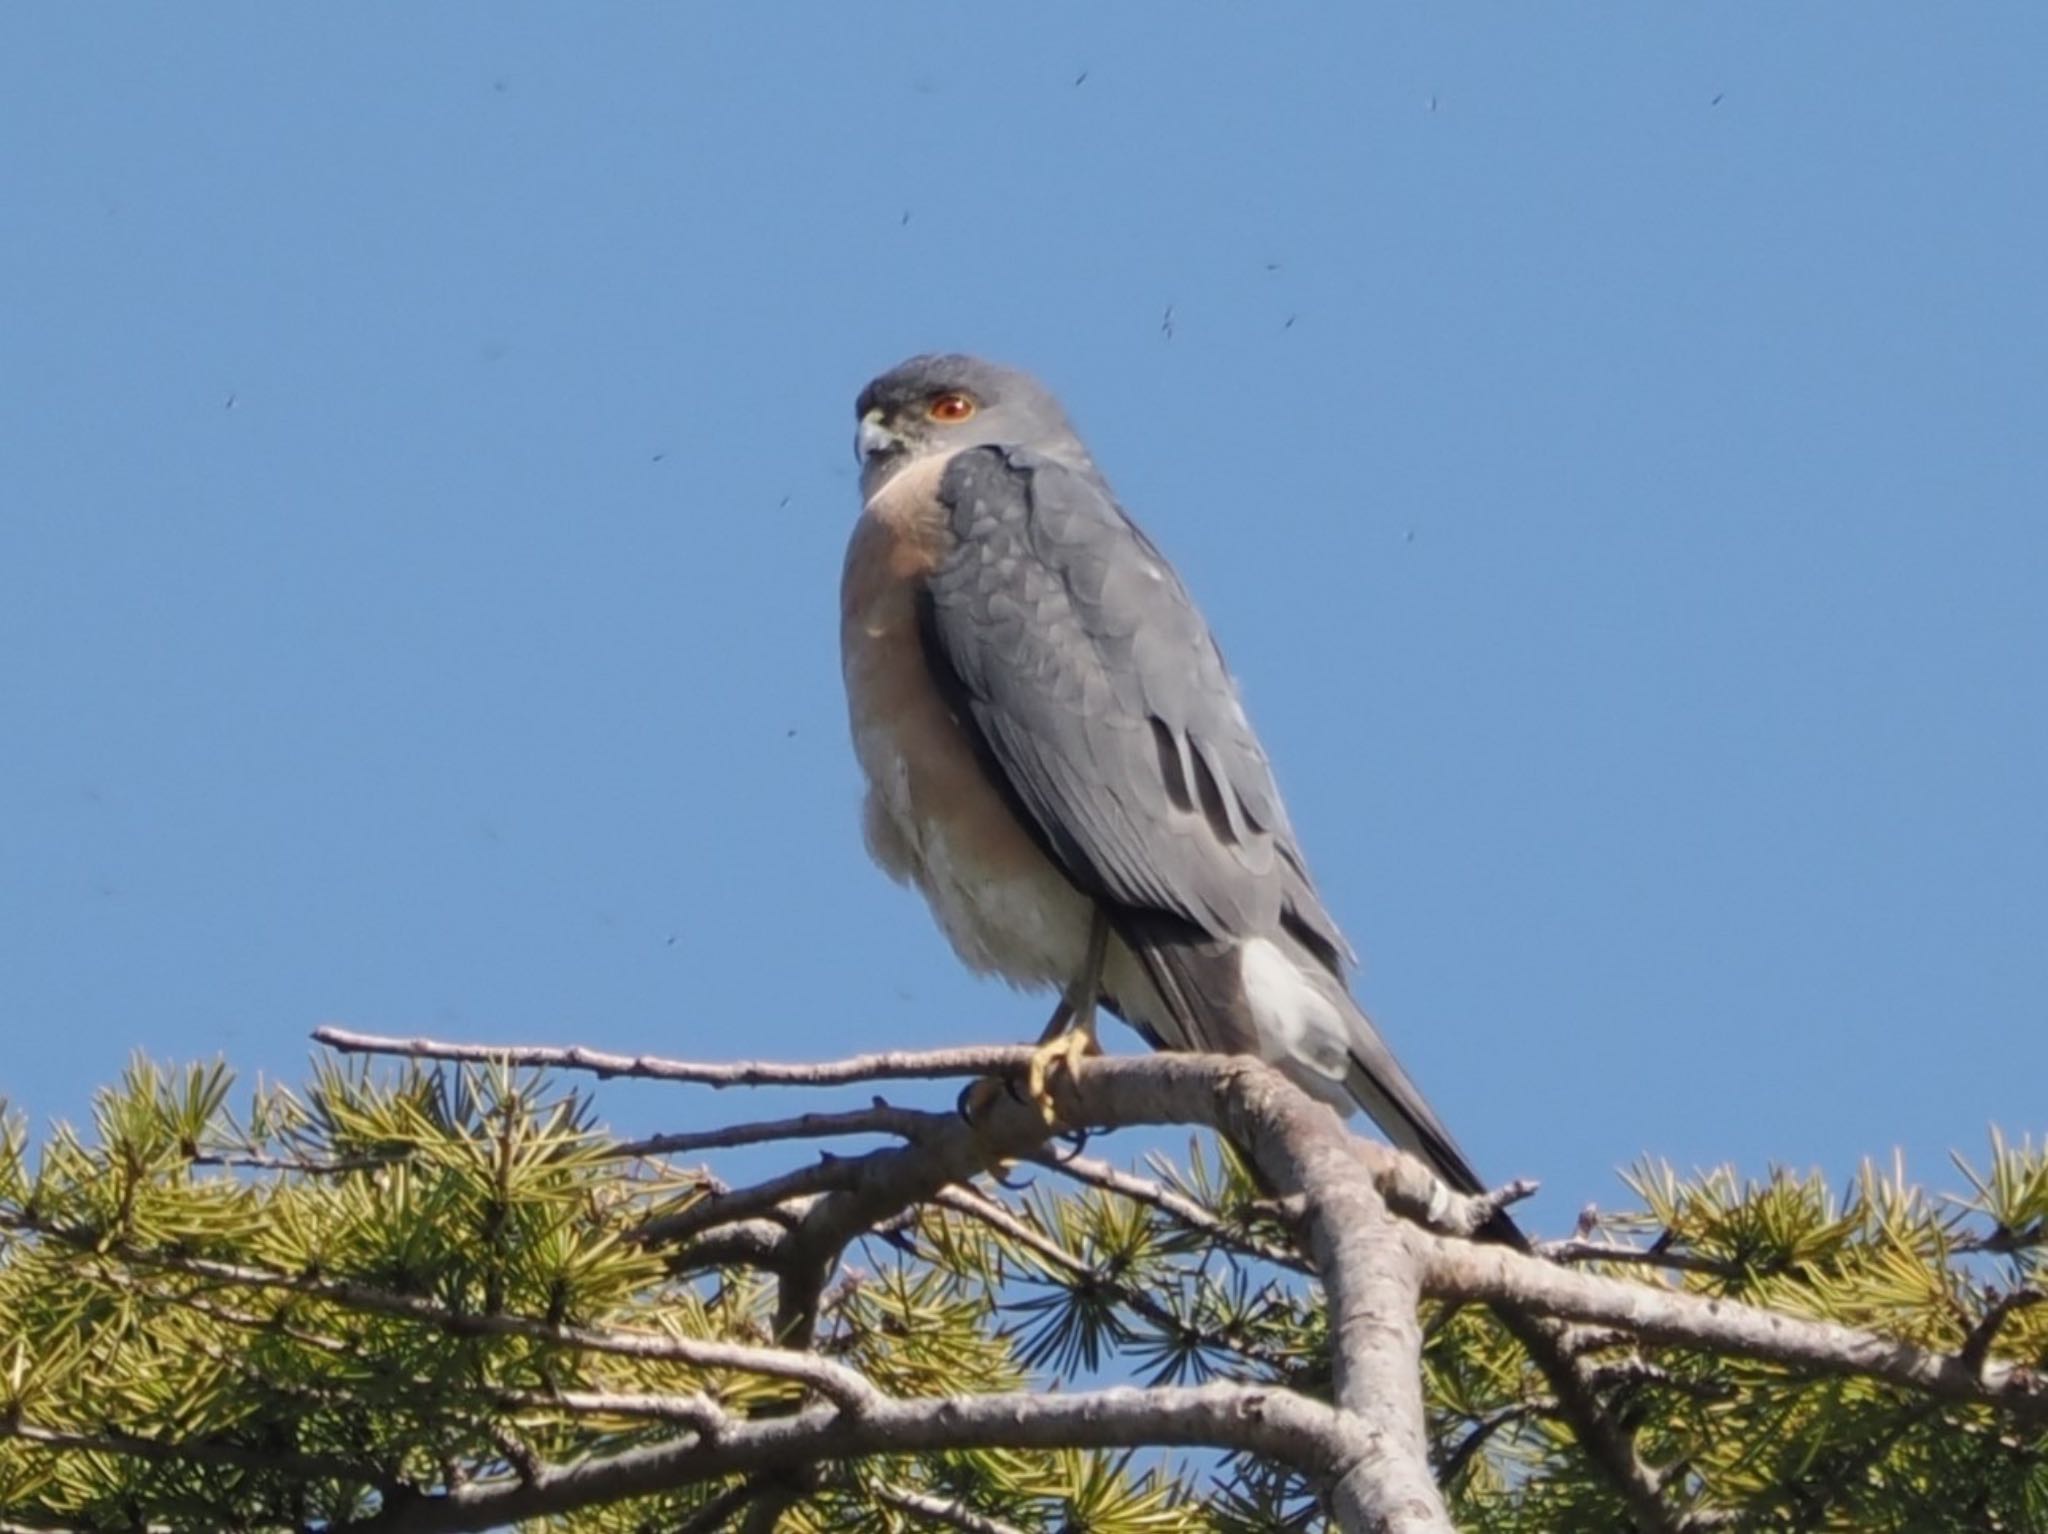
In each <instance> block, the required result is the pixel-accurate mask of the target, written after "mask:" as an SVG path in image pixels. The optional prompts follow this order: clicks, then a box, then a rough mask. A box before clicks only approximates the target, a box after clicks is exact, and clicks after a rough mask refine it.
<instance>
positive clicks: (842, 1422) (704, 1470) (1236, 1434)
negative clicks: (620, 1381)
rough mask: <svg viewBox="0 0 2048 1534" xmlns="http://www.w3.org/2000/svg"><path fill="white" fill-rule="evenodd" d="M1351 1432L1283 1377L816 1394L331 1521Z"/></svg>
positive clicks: (1338, 1450) (537, 1514) (426, 1526)
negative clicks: (1004, 1454) (858, 1471)
mask: <svg viewBox="0 0 2048 1534" xmlns="http://www.w3.org/2000/svg"><path fill="white" fill-rule="evenodd" d="M1345 1439H1346V1434H1345V1433H1344V1432H1343V1431H1342V1427H1341V1424H1340V1421H1339V1414H1338V1413H1335V1412H1333V1411H1332V1410H1331V1409H1330V1408H1328V1407H1326V1406H1320V1405H1317V1404H1316V1403H1313V1402H1310V1401H1306V1400H1303V1399H1302V1398H1300V1397H1299V1396H1295V1395H1293V1394H1291V1393H1290V1392H1287V1391H1284V1390H1276V1389H1270V1388H1264V1387H1254V1386H1244V1385H1225V1384H1208V1385H1198V1386H1185V1387H1158V1388H1154V1389H1139V1388H1136V1387H1133V1386H1117V1387H1115V1388H1112V1389H1107V1390H1095V1391H1076V1392H1073V1393H1070V1394H1052V1395H1040V1394H1031V1393H1026V1392H1017V1393H1014V1394H1004V1395H971V1396H945V1397H936V1398H929V1399H920V1400H889V1401H883V1402H880V1403H878V1404H876V1405H875V1406H873V1407H872V1408H870V1409H869V1410H867V1411H865V1412H863V1413H861V1414H860V1415H858V1416H851V1415H848V1414H845V1413H842V1412H840V1411H838V1410H836V1409H835V1408H833V1407H830V1406H814V1407H810V1408H807V1409H806V1410H804V1411H802V1412H799V1413H797V1414H795V1415H793V1416H788V1417H772V1418H768V1419H765V1420H759V1421H751V1422H740V1421H733V1422H731V1423H730V1425H729V1427H728V1428H727V1429H726V1431H725V1432H724V1433H723V1434H722V1435H721V1436H720V1437H719V1438H718V1439H717V1440H716V1441H714V1442H708V1443H707V1442H704V1441H702V1440H700V1439H698V1438H696V1437H694V1436H693V1437H691V1438H689V1439H686V1440H684V1441H680V1442H675V1443H662V1444H655V1445H650V1446H647V1447H644V1448H638V1449H629V1450H626V1451H624V1452H622V1453H620V1454H616V1455H613V1456H611V1457H610V1458H606V1459H597V1460H583V1461H579V1462H576V1463H572V1464H568V1465H564V1466H560V1467H553V1468H544V1469H543V1470H542V1471H541V1472H540V1473H539V1475H537V1476H536V1477H535V1478H534V1479H533V1480H531V1481H526V1482H518V1481H491V1482H480V1483H476V1484H474V1485H469V1486H462V1487H456V1488H453V1489H451V1490H449V1491H447V1492H444V1493H442V1494H440V1495H437V1496H432V1497H423V1498H419V1499H417V1500H408V1501H405V1502H402V1503H400V1504H397V1505H394V1506H392V1507H391V1508H389V1509H388V1510H387V1511H385V1512H383V1513H381V1514H379V1515H377V1516H375V1517H372V1518H368V1519H363V1520H359V1521H356V1522H351V1523H344V1524H333V1525H330V1526H329V1534H462V1531H466V1530H482V1529H491V1528H496V1527H500V1526H502V1525H506V1524H512V1523H517V1522H521V1521H523V1520H526V1519H537V1518H545V1517H551V1516H557V1515H560V1514H563V1513H568V1512H572V1511H574V1510H575V1509H577V1508H583V1507H592V1506H596V1505H599V1504H602V1503H607V1502H616V1501H619V1500H620V1499H622V1498H626V1497H635V1496H645V1495H648V1494H651V1493H655V1492H663V1491H673V1490H675V1489H676V1488H677V1487H681V1486H692V1485H698V1484H701V1483H702V1482H704V1481H709V1480H720V1479H723V1478H725V1477H727V1476H731V1475H749V1474H754V1473H757V1472H762V1471H774V1470H788V1469H790V1468H792V1467H796V1466H808V1465H817V1464H822V1463H824V1462H827V1461H833V1460H847V1459H855V1458H860V1457H863V1456H866V1455H872V1454H914V1453H920V1452H924V1451H929V1450H943V1449H978V1448H994V1447H1011V1448H1023V1449H1047V1448H1065V1447H1081V1448H1103V1449H1123V1448H1140V1447H1144V1446H1147V1445H1162V1446H1168V1447H1185V1448H1197V1447H1199V1448H1216V1449H1239V1450H1244V1451H1246V1452H1248V1453H1253V1454H1262V1455H1267V1456H1270V1457H1272V1458H1274V1459H1277V1460H1280V1461H1282V1462H1284V1463H1287V1464H1292V1465H1296V1466H1300V1467H1303V1468H1304V1469H1307V1470H1309V1471H1310V1472H1311V1473H1315V1472H1318V1471H1320V1472H1323V1473H1328V1472H1330V1471H1331V1470H1333V1469H1335V1468H1336V1467H1337V1466H1338V1465H1339V1464H1340V1463H1341V1457H1342V1451H1343V1446H1344V1443H1345ZM1357 1527H1360V1528H1364V1527H1365V1525H1362V1524H1361V1525H1358V1526H1357ZM1387 1527H1389V1528H1417V1527H1423V1526H1422V1525H1416V1524H1412V1523H1410V1524H1389V1525H1387ZM1443 1527H1444V1528H1445V1529H1446V1530H1448V1528H1449V1525H1448V1524H1446V1525H1444V1526H1443Z"/></svg>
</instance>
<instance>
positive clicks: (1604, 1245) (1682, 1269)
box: [1535, 1236, 1737, 1278]
mask: <svg viewBox="0 0 2048 1534" xmlns="http://www.w3.org/2000/svg"><path fill="white" fill-rule="evenodd" d="M1535 1252H1536V1255H1537V1256H1539V1257H1543V1258H1547V1259H1549V1260H1550V1261H1551V1262H1562V1263H1582V1262H1614V1263H1624V1264H1627V1265H1630V1266H1633V1267H1644V1268H1666V1269H1669V1270H1671V1271H1672V1272H1676V1273H1700V1274H1704V1275H1706V1276H1708V1277H1710V1278H1733V1277H1734V1276H1736V1273H1737V1269H1736V1267H1735V1265H1734V1264H1733V1263H1727V1262H1718V1261H1716V1260H1715V1259H1714V1258H1712V1257H1702V1256H1700V1255H1699V1254H1698V1253H1696V1252H1681V1251H1676V1250H1674V1249H1672V1248H1669V1247H1664V1248H1658V1247H1654V1246H1650V1247H1644V1246H1623V1245H1621V1244H1620V1243H1619V1242H1614V1241H1589V1240H1586V1239H1584V1238H1583V1237H1579V1236H1572V1237H1567V1238H1566V1239H1564V1240H1562V1241H1542V1242H1538V1243H1537V1245H1536V1247H1535Z"/></svg>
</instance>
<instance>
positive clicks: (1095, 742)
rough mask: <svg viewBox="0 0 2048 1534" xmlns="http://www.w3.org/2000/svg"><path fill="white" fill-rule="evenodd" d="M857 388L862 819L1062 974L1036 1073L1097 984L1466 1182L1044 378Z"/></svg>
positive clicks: (1089, 1035) (854, 569)
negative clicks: (1368, 1121)
mask: <svg viewBox="0 0 2048 1534" xmlns="http://www.w3.org/2000/svg"><path fill="white" fill-rule="evenodd" d="M855 410H856V412H857V413H858V415H859V417H860V427H859V436H858V438H857V446H858V450H859V453H860V463H861V492H862V498H863V501H864V503H865V504H864V505H863V508H862V512H861V517H860V521H859V523H858V524H857V525H856V527H855V528H854V532H853V538H852V541H851V543H850V544H849V545H848V548H847V551H846V569H845V575H844V580H843V584H842V587H841V609H840V613H841V620H840V621H841V629H840V635H841V645H842V659H843V662H844V665H845V671H846V694H847V703H848V706H849V709H850V712H851V715H852V721H853V739H854V747H855V750H856V751H857V752H858V754H859V757H860V764H861V767H862V769H863V771H864V772H865V773H866V775H867V781H868V792H867V803H866V809H865V820H866V832H867V844H868V848H869V850H870V851H871V852H872V853H873V854H874V857H875V860H876V861H877V862H878V863H880V864H881V865H882V867H883V868H884V869H886V870H887V871H888V872H889V873H890V874H891V875H892V876H894V877H895V878H897V879H899V880H904V881H907V882H909V883H912V884H915V885H916V886H917V887H918V888H919V889H920V890H922V891H923V893H924V896H925V899H926V900H927V901H928V902H929V903H930V905H931V909H932V914H933V915H934V916H935V917H936V918H937V919H938V922H939V925H940V926H941V927H943V928H944V929H945V933H946V936H947V937H948V938H949V939H950V940H951V941H952V944H953V947H954V949H955V950H956V951H957V952H958V953H959V955H960V957H961V958H962V959H963V960H964V961H965V962H966V963H967V964H968V965H969V966H970V967H972V968H973V969H976V970H979V971H982V972H984V973H994V974H998V975H1001V976H1003V977H1004V978H1005V979H1007V980H1010V981H1011V982H1013V983H1015V984H1017V985H1020V986H1027V987H1037V988H1043V987H1051V988H1054V989H1057V990H1059V991H1061V992H1062V993H1063V995H1064V1000H1063V1001H1062V1003H1061V1005H1060V1008H1059V1010H1058V1011H1057V1012H1056V1013H1055V1014H1054V1017H1053V1022H1052V1024H1051V1026H1050V1027H1049V1028H1048V1029H1047V1034H1046V1040H1047V1048H1046V1049H1044V1050H1042V1051H1041V1053H1040V1055H1039V1056H1038V1057H1037V1066H1036V1069H1035V1070H1034V1072H1033V1085H1034V1090H1036V1091H1039V1092H1041V1093H1042V1092H1043V1078H1044V1072H1045V1070H1046V1069H1047V1068H1048V1065H1049V1064H1050V1063H1051V1062H1052V1057H1053V1056H1054V1055H1055V1054H1064V1055H1065V1056H1066V1057H1067V1058H1068V1059H1069V1060H1071V1059H1072V1058H1073V1056H1074V1054H1076V1053H1078V1052H1079V1051H1081V1050H1084V1049H1092V1048H1093V1047H1094V1033H1093V1023H1094V1017H1095V1010H1096V1007H1097V1005H1098V1004H1100V1005H1101V1006H1104V1007H1107V1008H1109V1009H1110V1010H1111V1011H1113V1012H1115V1013H1116V1014H1117V1015H1118V1016H1120V1017H1122V1018H1123V1019H1125V1021H1127V1022H1129V1023H1130V1024H1131V1025H1132V1026H1133V1027H1135V1028H1136V1029H1137V1030H1138V1031H1139V1032H1140V1033H1141V1034H1143V1035H1144V1036H1145V1037H1146V1039H1147V1040H1149V1041H1150V1042H1151V1043H1152V1044H1153V1045H1154V1046H1156V1047H1158V1048H1162V1049H1186V1050H1206V1051H1212V1052H1215V1053H1219V1054H1250V1055H1256V1056H1258V1057H1259V1058H1260V1059H1263V1060H1267V1061H1270V1062H1272V1063H1273V1064H1274V1065H1276V1066H1278V1067H1279V1068H1280V1069H1281V1070H1282V1071H1284V1072H1286V1074H1287V1075H1288V1076H1289V1077H1290V1078H1291V1079H1293V1080H1294V1081H1295V1082H1297V1083H1299V1084H1300V1085H1301V1086H1302V1087H1304V1088H1306V1089H1307V1090H1308V1091H1310V1092H1312V1093H1313V1094H1315V1095H1316V1096H1317V1097H1319V1098H1321V1099H1323V1100H1324V1101H1326V1102H1329V1103H1332V1104H1335V1105H1336V1106H1338V1107H1339V1108H1340V1109H1342V1110H1345V1111H1349V1109H1350V1108H1351V1106H1352V1105H1353V1104H1354V1103H1355V1104H1356V1105H1358V1106H1359V1107H1362V1108H1364V1109H1365V1111H1366V1112H1367V1113H1369V1114H1371V1115H1372V1117H1373V1120H1374V1121H1375V1122H1376V1123H1377V1124H1379V1126H1380V1127H1381V1128H1382V1129H1383V1130H1385V1131H1386V1133H1387V1134H1388V1135H1389V1136H1391V1137H1392V1138H1393V1140H1394V1141H1395V1142H1396V1143H1397V1144H1399V1145H1401V1146H1402V1147H1404V1148H1406V1149H1407V1150H1410V1151H1412V1152H1414V1153H1415V1154H1416V1155H1418V1156H1420V1157H1421V1158H1422V1159H1423V1160H1424V1161H1425V1162H1427V1163H1428V1164H1429V1165H1430V1166H1431V1167H1432V1168H1433V1169H1434V1170H1435V1171H1436V1173H1437V1174H1438V1176H1440V1177H1441V1178H1442V1179H1443V1180H1444V1181H1445V1182H1446V1183H1448V1184H1449V1185H1450V1186H1451V1187H1452V1188H1454V1189H1456V1190H1458V1191H1459V1192H1462V1193H1478V1192H1481V1191H1483V1185H1482V1184H1481V1183H1480V1181H1479V1179H1478V1177H1477V1176H1476V1175H1475V1174H1474V1173H1473V1170H1472V1168H1471V1165H1470V1164H1469V1163H1468V1162H1467V1161H1466V1159H1465V1157H1464V1155H1463V1153H1462V1152H1460V1151H1459V1149H1458V1146H1457V1143H1456V1142H1455V1141H1454V1140H1453V1139H1452V1138H1451V1136H1450V1133H1449V1131H1447V1130H1446V1129H1445V1128H1444V1126H1443V1124H1442V1122H1441V1121H1440V1120H1439V1119H1438V1118H1437V1116H1436V1114H1435V1113H1434V1112H1433V1111H1432V1110H1431V1108H1430V1106H1429V1104H1428V1103H1427V1102H1426V1101H1424V1099H1423V1097H1422V1094H1421V1093H1420V1092H1419V1091H1417V1090H1416V1087H1415V1084H1414V1083H1413V1082H1411V1081H1410V1080H1409V1079H1408V1074H1407V1072H1405V1071H1404V1070H1402V1069H1401V1067H1400V1065H1399V1063H1398V1062H1396V1060H1395V1059H1394V1056H1393V1054H1392V1053H1391V1052H1390V1051H1389V1050H1388V1048H1387V1046H1386V1044H1385V1043H1384V1042H1383V1041H1382V1040H1381V1038H1380V1036H1379V1033H1378V1031H1377V1030H1376V1029H1375V1028H1374V1027H1373V1025H1372V1023H1371V1022H1370V1021H1369V1020H1368V1019H1367V1018H1366V1016H1365V1014H1364V1013H1363V1012H1362V1011H1360V1010H1359V1007H1358V1004H1357V1003H1356V1002H1354V1001H1353V1000H1352V999H1351V994H1350V991H1349V990H1348V989H1347V988H1346V985H1345V978H1344V972H1345V966H1346V963H1347V961H1348V960H1349V959H1350V957H1351V955H1350V949H1349V947H1348V945H1347V944H1346V943H1345V941H1344V937H1343V934H1342V933H1340V932H1339V931H1338V930H1337V923H1336V921H1335V920H1334V919H1333V918H1332V917H1331V915H1330V913H1329V911H1328V910H1326V909H1325V908H1324V906H1323V902H1322V898H1321V897H1320V896H1319V895H1318V894H1317V893H1316V887H1315V882H1314V880H1312V879H1311V878H1310V877H1309V872H1308V865H1307V863H1306V862H1305V861H1304V859H1303V857H1302V853H1301V848H1300V847H1299V845H1298V844H1297V843H1296V841H1295V838H1294V831H1293V828H1292V827H1291V826H1289V825H1288V822H1287V811H1286V808H1285V807H1284V806H1283V805H1282V804H1281V802H1280V791H1279V789H1278V788H1277V787H1276V786H1275V784H1274V782H1273V772H1272V768H1271V767H1270V766H1269V765H1268V764H1267V761H1266V753H1265V751H1264V750H1263V749H1262V748H1261V747H1260V745H1259V740H1258V736H1257V735H1256V734H1255V733H1254V732H1253V730H1252V726H1251V722H1250V720H1248V719H1247V718H1246V717H1245V711H1244V707H1243V705H1242V704H1241V703H1240V702H1239V701H1238V695H1237V685H1236V683H1235V682H1234V681H1233V680H1232V679H1231V676H1230V672H1229V670H1228V669H1227V668H1226V667H1225V665H1224V663H1223V656H1222V655H1221V653H1220V652H1219V651H1218V650H1217V648H1216V642H1215V640H1214V639H1212V638H1211V637H1210V635H1209V629H1208V625H1207V624H1205V623H1204V622H1203V621H1202V615H1201V614H1200V613H1199V612H1198V611H1197V610H1196V608H1195V604H1194V603H1193V601H1192V600H1190V599H1189V597H1188V593H1187V590H1186V588H1185V587H1183V586H1182V585H1181V583H1180V579H1179V577H1178V576H1176V575H1175V574H1174V572H1173V567H1172V566H1171V565H1169V564H1168V563H1167V562H1166V559H1165V556H1163V555H1162V554H1161V553H1160V552H1159V550H1158V549H1157V548H1155V547H1153V544H1152V541H1151V540H1150V539H1149V538H1147V537H1146V536H1145V534H1144V533H1143V532H1141V531H1140V530H1139V529H1138V527H1137V525H1136V524H1135V523H1133V522H1132V521H1131V519H1130V518H1129V517H1127V516H1125V515H1124V512H1123V510H1122V509H1121V508H1120V507H1119V506H1118V505H1117V503H1116V497H1115V496H1114V495H1112V494H1111V493H1110V489H1109V485H1108V483H1107V482H1106V481H1105V480H1104V479H1103V477H1102V474H1101V472H1100V471H1099V470H1097V468H1096V467H1095V464H1094V461H1093V460H1092V459H1091V458H1090V457H1089V456H1088V450H1087V448H1086V447H1084V446H1083V445H1082V442H1081V439H1080V437H1079V436H1077V435H1076V434H1075V432H1074V428H1073V427H1072V426H1071V425H1070V424H1069V423H1068V421H1067V417H1066V414H1065V412H1064V411H1062V410H1061V409H1060V406H1059V402H1058V401H1057V400H1055V399H1054V398H1053V397H1052V395H1051V394H1050V393H1048V392H1047V391H1046V390H1045V389H1044V388H1043V387H1042V386H1041V385H1039V384H1038V383H1037V382H1036V381H1035V380H1033V379H1031V378H1029V377H1027V376H1026V375H1024V374H1022V373H1019V372H1016V371H1013V370H1012V369H1009V368H1005V367H999V366H996V365H995V364H993V363H988V362H982V361H979V360H977V359H975V358H973V357H960V356H931V357H914V358H912V359H911V360H910V361H908V362H905V363H903V364H902V365H901V366H899V367H896V368H892V369H891V370H890V371H889V372H887V373H884V374H883V375H882V376H881V377H879V378H877V379H876V380H875V381H874V382H873V383H871V384H869V385H868V386H867V388H866V389H864V390H862V391H861V395H860V399H859V402H858V404H857V405H856V406H855ZM1069 1024H1071V1026H1068V1025H1069ZM1063 1028H1064V1029H1065V1031H1064V1032H1062V1029H1063Z"/></svg>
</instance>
